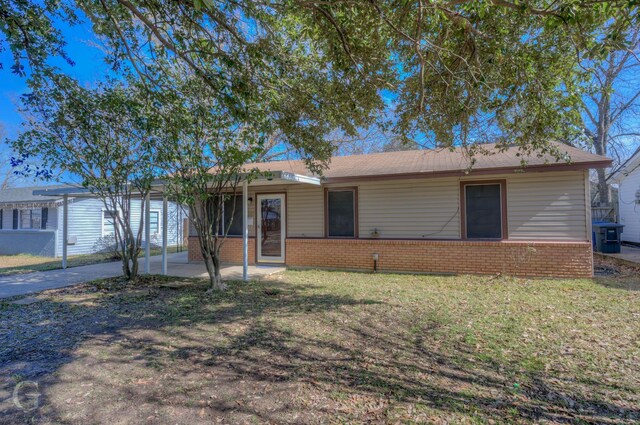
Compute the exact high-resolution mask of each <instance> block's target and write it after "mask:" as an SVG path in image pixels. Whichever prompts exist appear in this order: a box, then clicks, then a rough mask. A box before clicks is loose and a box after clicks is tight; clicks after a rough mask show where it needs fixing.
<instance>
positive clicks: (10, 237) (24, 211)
mask: <svg viewBox="0 0 640 425" xmlns="http://www.w3.org/2000/svg"><path fill="white" fill-rule="evenodd" d="M63 187H68V186H47V187H46V188H51V189H53V188H63ZM44 188H45V187H23V188H15V189H6V190H2V191H0V255H13V254H32V255H41V256H46V257H60V256H61V255H62V196H61V195H58V196H38V195H33V191H34V190H38V189H44ZM150 211H151V214H150V217H151V220H150V224H151V235H152V237H151V243H152V245H160V244H161V234H162V226H163V223H162V201H161V200H152V201H151V210H150ZM186 216H187V215H186V213H185V212H184V211H183V209H182V208H180V207H178V206H177V205H176V204H175V203H169V206H168V226H169V227H168V229H167V233H168V244H169V245H178V244H179V243H182V237H181V235H182V234H183V233H182V229H183V228H184V227H185V224H184V220H185V219H186ZM139 220H140V201H134V202H133V203H132V222H133V223H136V224H137V223H139ZM68 223H69V230H68V238H67V240H68V255H76V254H90V253H93V252H97V251H102V250H105V249H106V248H107V247H108V245H109V244H110V243H111V241H113V233H114V225H113V217H112V212H111V211H107V210H106V209H105V207H104V204H103V203H102V201H101V200H99V199H96V198H91V197H75V198H74V197H69V218H68ZM134 228H137V227H134ZM143 239H144V232H143Z"/></svg>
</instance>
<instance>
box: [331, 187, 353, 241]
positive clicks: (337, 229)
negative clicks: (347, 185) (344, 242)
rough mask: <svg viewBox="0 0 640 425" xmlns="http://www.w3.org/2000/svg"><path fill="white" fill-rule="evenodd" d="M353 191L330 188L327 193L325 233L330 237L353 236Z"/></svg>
mask: <svg viewBox="0 0 640 425" xmlns="http://www.w3.org/2000/svg"><path fill="white" fill-rule="evenodd" d="M354 199H355V192H354V191H353V190H330V191H329V192H328V194H327V203H328V205H327V214H328V220H327V223H328V226H329V228H328V229H327V234H328V236H332V237H349V238H353V237H355V221H356V219H355V202H354Z"/></svg>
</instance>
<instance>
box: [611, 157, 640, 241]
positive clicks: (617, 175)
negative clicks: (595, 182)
mask: <svg viewBox="0 0 640 425" xmlns="http://www.w3.org/2000/svg"><path fill="white" fill-rule="evenodd" d="M611 180H612V181H613V182H614V183H617V184H618V214H619V216H620V224H624V229H623V232H622V241H623V242H631V243H636V244H640V149H638V150H637V151H636V152H635V153H634V154H633V155H632V156H631V158H629V160H627V162H625V163H624V164H622V166H620V167H619V168H618V169H617V170H616V171H615V172H614V173H613V174H612V175H611Z"/></svg>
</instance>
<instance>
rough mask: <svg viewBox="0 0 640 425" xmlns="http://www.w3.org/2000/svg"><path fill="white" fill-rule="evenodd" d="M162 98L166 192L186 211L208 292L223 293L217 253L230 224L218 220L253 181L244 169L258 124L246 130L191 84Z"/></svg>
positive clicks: (255, 146)
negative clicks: (245, 182)
mask: <svg viewBox="0 0 640 425" xmlns="http://www.w3.org/2000/svg"><path fill="white" fill-rule="evenodd" d="M178 79H179V77H177V78H176V80H178ZM167 93H170V92H165V93H164V95H163V96H164V99H163V101H164V104H165V105H167V109H166V110H164V111H163V112H164V113H163V118H164V123H165V126H164V127H162V128H161V131H162V132H163V136H162V137H164V140H163V143H160V144H158V149H159V158H160V160H159V164H160V166H161V167H162V168H163V170H164V171H165V179H166V182H167V187H168V188H169V190H170V192H171V193H172V194H173V195H174V196H175V198H176V199H177V200H178V202H179V203H181V204H183V205H186V206H188V208H189V220H190V222H191V223H192V224H193V226H194V228H195V229H196V231H197V232H198V242H199V246H200V252H201V254H202V257H203V259H204V263H205V266H206V268H207V272H208V273H209V279H210V288H209V291H213V290H222V289H225V285H224V283H223V282H222V276H221V273H220V270H221V264H220V249H221V248H222V246H223V245H224V243H225V241H226V237H227V234H228V232H229V229H230V228H231V224H232V221H231V220H225V219H223V205H224V203H225V200H227V199H229V197H231V196H235V195H236V193H237V191H238V185H239V184H240V183H241V182H242V180H243V179H247V180H251V179H252V178H254V177H255V176H256V174H257V172H256V171H255V170H246V169H245V167H246V164H247V163H249V162H251V161H252V160H254V159H255V158H256V157H257V156H258V155H259V154H260V153H262V151H263V144H264V142H263V139H264V138H263V136H262V135H261V134H260V132H259V131H258V130H257V125H256V123H258V120H254V121H253V124H249V123H246V122H240V121H238V120H237V119H234V118H233V117H232V116H233V114H231V113H229V110H228V109H227V107H226V106H224V105H223V104H222V103H221V102H219V99H217V98H216V97H215V96H211V95H210V93H208V90H207V88H206V87H204V86H202V85H198V83H197V81H196V80H187V81H185V82H184V83H183V84H182V87H180V88H179V91H176V92H173V94H174V95H175V96H170V95H167ZM177 93H179V94H177ZM231 204H232V210H231V211H226V212H225V213H226V216H227V217H233V216H234V213H235V202H233V203H231Z"/></svg>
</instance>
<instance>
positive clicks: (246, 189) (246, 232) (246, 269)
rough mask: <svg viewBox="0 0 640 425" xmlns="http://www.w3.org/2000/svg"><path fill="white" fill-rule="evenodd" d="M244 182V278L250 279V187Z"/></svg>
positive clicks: (244, 279) (246, 280) (245, 280)
mask: <svg viewBox="0 0 640 425" xmlns="http://www.w3.org/2000/svg"><path fill="white" fill-rule="evenodd" d="M248 186H249V185H248V183H247V181H246V180H245V181H243V182H242V280H243V281H244V282H248V281H249V205H248V204H249V187H248Z"/></svg>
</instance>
